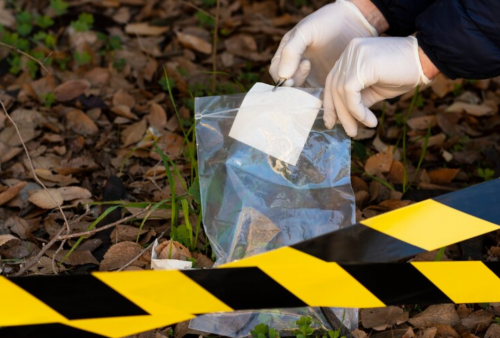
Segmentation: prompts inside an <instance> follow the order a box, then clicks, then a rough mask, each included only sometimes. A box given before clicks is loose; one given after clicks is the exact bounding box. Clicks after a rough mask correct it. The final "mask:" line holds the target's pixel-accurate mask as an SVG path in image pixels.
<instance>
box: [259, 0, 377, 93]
mask: <svg viewBox="0 0 500 338" xmlns="http://www.w3.org/2000/svg"><path fill="white" fill-rule="evenodd" d="M377 35H378V34H377V31H376V30H375V28H374V27H373V26H372V25H370V23H369V22H368V21H367V20H366V19H365V17H364V16H363V14H361V12H360V10H359V9H358V8H357V7H356V6H355V5H354V4H352V3H351V2H349V1H346V0H337V1H336V2H335V3H333V4H330V5H326V6H324V7H322V8H321V9H319V10H317V11H316V12H314V13H312V14H311V15H309V16H307V17H306V18H305V19H303V20H302V21H301V22H299V23H298V24H297V26H295V27H294V28H293V29H292V30H291V31H289V32H288V33H286V34H285V36H284V37H283V39H282V40H281V43H280V45H279V47H278V51H277V52H276V54H275V55H274V57H273V59H272V60H271V67H270V68H269V73H270V74H271V76H272V78H273V79H274V81H275V82H276V83H277V82H278V81H279V80H280V79H281V78H283V79H288V80H287V81H286V82H285V83H284V84H283V85H284V86H295V87H300V86H302V85H303V84H304V82H305V80H306V78H307V84H308V85H309V86H310V87H323V86H324V84H325V79H326V76H327V74H328V72H329V71H330V70H331V69H332V67H333V66H334V64H335V62H336V61H337V59H338V58H339V57H340V55H341V54H342V52H343V51H344V49H345V47H346V46H347V44H348V43H349V42H350V41H351V40H352V39H354V38H357V37H373V36H377Z"/></svg>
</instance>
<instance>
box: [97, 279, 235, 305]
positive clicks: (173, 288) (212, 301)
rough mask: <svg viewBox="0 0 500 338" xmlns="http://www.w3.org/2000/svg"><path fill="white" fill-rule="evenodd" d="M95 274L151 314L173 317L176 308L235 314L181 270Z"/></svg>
mask: <svg viewBox="0 0 500 338" xmlns="http://www.w3.org/2000/svg"><path fill="white" fill-rule="evenodd" d="M93 275H94V276H95V277H96V278H98V279H99V280H101V281H102V282H103V283H105V284H107V285H108V286H110V287H111V288H113V289H114V290H116V291H117V292H119V293H120V294H121V295H123V296H124V297H126V298H127V299H129V300H130V301H132V302H134V303H135V304H137V305H138V306H140V307H141V308H143V309H144V310H145V311H147V312H148V313H150V314H154V315H156V314H170V313H171V312H172V311H173V310H172V309H173V308H175V309H176V310H177V311H180V312H185V313H209V312H225V311H232V309H231V308H230V307H229V306H227V305H226V304H224V303H223V302H221V301H220V300H219V299H217V298H216V297H215V296H213V295H212V294H211V293H209V292H207V291H206V290H205V289H204V288H202V287H201V286H199V285H198V284H197V283H195V282H193V281H192V280H191V279H190V278H189V277H187V276H186V275H184V274H183V273H182V272H179V271H142V272H141V273H136V272H134V271H127V272H121V273H113V272H96V273H94V274H93ZM186 295H189V298H190V300H189V301H186Z"/></svg>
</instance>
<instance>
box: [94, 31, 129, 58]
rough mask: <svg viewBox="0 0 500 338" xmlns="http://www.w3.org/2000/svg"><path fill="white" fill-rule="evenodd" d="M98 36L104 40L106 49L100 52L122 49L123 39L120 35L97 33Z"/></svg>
mask: <svg viewBox="0 0 500 338" xmlns="http://www.w3.org/2000/svg"><path fill="white" fill-rule="evenodd" d="M97 38H98V39H99V40H100V41H102V42H104V49H103V50H102V51H101V52H100V53H101V54H106V53H107V52H112V51H115V50H121V49H122V48H123V44H122V40H121V39H120V37H119V36H116V35H112V36H107V35H106V34H103V33H97Z"/></svg>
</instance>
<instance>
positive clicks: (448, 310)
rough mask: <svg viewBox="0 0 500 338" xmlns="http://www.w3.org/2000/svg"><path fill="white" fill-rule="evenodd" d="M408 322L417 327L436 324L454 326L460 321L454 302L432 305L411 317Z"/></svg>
mask: <svg viewBox="0 0 500 338" xmlns="http://www.w3.org/2000/svg"><path fill="white" fill-rule="evenodd" d="M408 322H409V323H410V324H411V325H413V326H416V327H422V328H425V327H430V326H434V325H435V324H443V325H450V326H454V325H457V324H459V323H460V317H458V314H457V311H455V305H454V304H439V305H431V306H429V307H428V308H427V309H425V310H424V311H422V312H420V313H419V314H417V315H415V316H414V317H412V318H410V319H409V320H408Z"/></svg>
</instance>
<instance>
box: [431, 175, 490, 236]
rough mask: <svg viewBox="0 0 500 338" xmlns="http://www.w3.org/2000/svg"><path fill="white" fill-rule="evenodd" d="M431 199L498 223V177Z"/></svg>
mask: <svg viewBox="0 0 500 338" xmlns="http://www.w3.org/2000/svg"><path fill="white" fill-rule="evenodd" d="M433 200H435V201H436V202H439V203H442V204H444V205H447V206H449V207H451V208H454V209H457V210H460V211H462V212H465V213H466V214H469V215H472V216H475V217H478V218H481V219H484V220H485V221H488V222H491V223H494V224H497V225H500V209H499V206H500V179H494V180H491V181H488V182H485V183H481V184H477V185H474V186H472V187H470V188H466V189H462V190H459V191H457V192H453V193H450V194H446V195H442V196H439V197H436V198H433ZM499 229H500V228H499Z"/></svg>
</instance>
